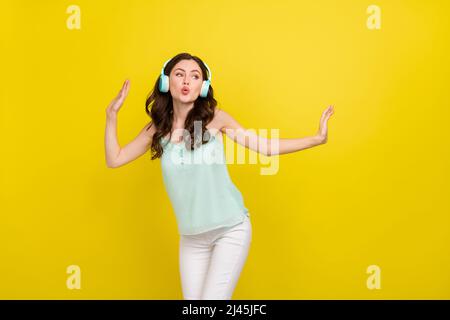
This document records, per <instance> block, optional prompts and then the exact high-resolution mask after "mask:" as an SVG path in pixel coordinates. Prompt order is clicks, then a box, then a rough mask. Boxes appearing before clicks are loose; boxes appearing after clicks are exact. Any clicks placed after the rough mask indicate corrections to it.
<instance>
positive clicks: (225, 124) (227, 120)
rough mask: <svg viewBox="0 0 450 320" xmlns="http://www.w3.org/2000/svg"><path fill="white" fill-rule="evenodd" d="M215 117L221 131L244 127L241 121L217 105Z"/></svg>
mask: <svg viewBox="0 0 450 320" xmlns="http://www.w3.org/2000/svg"><path fill="white" fill-rule="evenodd" d="M214 119H215V120H216V123H217V127H218V129H219V130H220V131H222V132H224V130H225V129H228V128H242V126H241V125H240V124H239V122H237V121H236V119H234V118H233V116H231V114H229V113H228V112H226V111H225V110H223V109H219V108H217V107H216V110H215V114H214Z"/></svg>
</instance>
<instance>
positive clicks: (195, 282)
mask: <svg viewBox="0 0 450 320" xmlns="http://www.w3.org/2000/svg"><path fill="white" fill-rule="evenodd" d="M210 81H211V70H210V69H209V67H208V66H207V65H206V64H205V63H204V62H203V61H202V60H201V59H200V58H198V57H196V56H192V55H190V54H189V53H180V54H178V55H176V56H175V57H173V58H171V59H169V60H168V61H166V63H165V64H164V66H163V68H162V70H161V75H160V76H159V77H158V79H157V81H156V83H155V86H154V88H153V90H152V92H151V93H150V95H149V97H148V98H147V101H146V113H147V114H148V115H149V116H150V118H151V121H150V122H149V123H148V124H146V125H145V126H144V128H142V130H141V131H140V133H139V134H138V135H137V137H136V138H134V139H133V140H132V141H131V142H129V143H128V144H127V145H125V146H124V147H120V145H119V144H118V139H117V113H118V111H119V109H120V107H121V106H122V104H123V102H124V100H125V98H126V96H127V94H128V90H129V87H130V82H129V80H126V81H125V82H124V84H123V86H122V89H121V90H120V92H119V94H118V95H117V96H116V97H115V98H114V99H113V101H112V102H111V103H110V104H109V106H108V107H107V109H106V130H105V152H106V164H107V166H108V167H110V168H117V167H120V166H122V165H124V164H126V163H129V162H130V161H133V160H135V159H137V158H138V157H140V156H141V155H143V154H144V153H145V152H147V151H148V150H151V153H152V157H151V159H152V160H154V159H156V158H161V168H162V173H163V181H164V185H165V188H166V191H167V193H168V195H169V198H170V201H171V203H172V206H173V209H174V211H175V215H176V219H177V225H178V231H179V234H180V242H179V267H180V276H181V286H182V291H183V297H184V299H196V300H197V299H210V300H218V299H231V297H232V294H233V291H234V288H235V286H236V284H237V281H238V278H239V276H240V274H241V271H242V268H243V266H244V263H245V261H246V259H247V255H248V252H249V247H250V242H251V239H252V225H251V222H250V213H249V210H248V209H247V208H246V207H245V205H244V201H243V198H242V195H241V193H240V191H239V190H238V188H237V187H236V186H235V185H234V183H233V182H232V180H231V179H230V176H229V174H228V170H227V167H226V164H225V157H224V152H223V137H222V133H225V134H226V135H227V136H228V137H229V138H230V139H232V140H233V141H234V142H237V143H238V144H240V145H242V146H245V147H246V148H249V149H251V150H253V151H256V152H260V153H262V154H264V155H266V156H273V155H278V154H285V153H291V152H295V151H299V150H303V149H306V148H310V147H313V146H317V145H320V144H324V143H325V142H326V141H327V132H328V129H327V121H328V119H329V117H330V116H331V115H332V114H333V108H332V107H331V106H330V107H328V108H327V109H326V110H325V111H324V112H323V113H322V117H321V119H320V125H319V130H318V132H317V134H316V135H315V136H311V137H304V138H298V139H267V138H263V137H260V136H258V135H257V134H256V133H254V130H248V131H247V130H246V129H245V128H243V127H242V126H241V125H240V124H239V123H238V122H237V121H236V120H235V119H234V118H233V117H232V116H231V115H230V114H228V113H227V112H225V111H224V110H221V109H219V108H217V101H216V100H215V99H214V94H213V88H212V86H211V85H210ZM149 107H150V108H149ZM273 140H276V141H275V142H276V143H273V142H274V141H273ZM274 146H276V147H274ZM199 154H201V156H202V157H201V158H200V161H199V157H198V155H199ZM193 159H195V161H193ZM206 160H208V161H206ZM217 160H219V161H217ZM206 162H207V163H206Z"/></svg>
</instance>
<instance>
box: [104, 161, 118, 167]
mask: <svg viewBox="0 0 450 320" xmlns="http://www.w3.org/2000/svg"><path fill="white" fill-rule="evenodd" d="M106 167H108V168H111V169H113V168H117V167H118V165H117V163H116V162H114V161H111V160H106Z"/></svg>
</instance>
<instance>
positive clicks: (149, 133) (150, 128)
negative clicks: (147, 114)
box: [141, 121, 156, 139]
mask: <svg viewBox="0 0 450 320" xmlns="http://www.w3.org/2000/svg"><path fill="white" fill-rule="evenodd" d="M155 132H156V127H155V125H154V123H153V122H152V121H150V122H148V123H147V124H146V125H145V126H144V128H142V130H141V134H143V135H145V136H146V137H147V138H150V139H152V138H153V135H154V134H155Z"/></svg>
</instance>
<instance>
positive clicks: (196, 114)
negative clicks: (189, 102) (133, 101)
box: [145, 52, 217, 160]
mask: <svg viewBox="0 0 450 320" xmlns="http://www.w3.org/2000/svg"><path fill="white" fill-rule="evenodd" d="M180 60H195V61H196V62H197V63H198V65H199V66H200V69H201V71H202V76H203V80H206V79H208V69H207V68H206V66H205V65H204V63H203V61H202V60H201V59H200V58H199V57H197V56H193V55H191V54H189V53H186V52H182V53H179V54H177V55H176V56H174V57H173V58H172V59H171V60H170V61H169V62H168V63H167V64H166V67H165V68H164V71H163V72H164V74H165V75H167V76H168V75H170V72H171V71H172V69H173V67H174V66H175V65H176V64H177V63H178V62H179V61H180ZM216 106H217V101H216V100H215V99H214V90H213V88H212V86H211V84H210V85H209V89H208V94H207V96H206V97H200V95H199V96H198V98H197V99H196V100H195V101H194V107H193V108H192V109H191V110H190V111H189V113H188V114H187V116H186V120H185V122H184V129H185V130H187V131H189V135H187V134H186V135H184V136H183V140H184V142H185V145H186V147H187V148H188V149H189V150H192V149H194V143H195V142H197V141H199V137H194V121H201V124H202V132H201V139H200V140H201V141H202V144H205V143H207V142H208V140H209V137H208V134H206V135H204V134H205V131H206V130H207V129H206V125H207V124H208V123H209V122H211V121H212V119H213V118H214V112H215V108H216ZM145 112H146V113H147V115H148V116H149V117H150V118H151V120H152V121H151V124H150V125H149V126H148V128H147V130H148V129H150V128H151V126H152V125H155V129H156V131H155V133H154V134H153V140H152V145H151V148H150V152H151V160H154V159H157V158H160V157H161V156H162V154H163V146H162V145H161V143H160V139H161V138H162V137H165V136H166V135H167V134H169V133H170V136H169V140H170V139H171V137H172V123H173V103H172V95H171V94H170V89H169V91H168V92H165V93H164V92H161V91H159V76H158V78H157V79H156V82H155V85H154V87H153V90H152V91H151V92H150V93H149V95H148V96H147V100H146V101H145ZM186 133H187V132H186ZM203 137H208V138H207V139H206V140H205V139H203ZM197 144H198V142H197Z"/></svg>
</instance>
